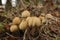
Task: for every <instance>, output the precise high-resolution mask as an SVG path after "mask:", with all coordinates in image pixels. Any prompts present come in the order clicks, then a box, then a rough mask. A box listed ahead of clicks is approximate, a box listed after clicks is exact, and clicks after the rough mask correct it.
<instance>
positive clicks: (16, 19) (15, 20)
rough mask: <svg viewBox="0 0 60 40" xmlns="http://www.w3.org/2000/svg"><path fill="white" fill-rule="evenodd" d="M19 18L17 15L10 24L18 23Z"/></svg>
mask: <svg viewBox="0 0 60 40" xmlns="http://www.w3.org/2000/svg"><path fill="white" fill-rule="evenodd" d="M20 22H21V19H20V18H19V17H15V18H14V19H13V21H12V24H20Z"/></svg>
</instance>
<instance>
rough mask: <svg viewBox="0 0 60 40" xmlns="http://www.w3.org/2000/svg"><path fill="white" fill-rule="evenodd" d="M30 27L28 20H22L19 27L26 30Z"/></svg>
mask: <svg viewBox="0 0 60 40" xmlns="http://www.w3.org/2000/svg"><path fill="white" fill-rule="evenodd" d="M27 27H28V24H27V21H26V20H22V22H21V23H20V24H19V29H21V30H25V29H26V28H27Z"/></svg>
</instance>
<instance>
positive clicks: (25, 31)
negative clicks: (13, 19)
mask: <svg viewBox="0 0 60 40" xmlns="http://www.w3.org/2000/svg"><path fill="white" fill-rule="evenodd" d="M26 32H27V29H26V30H25V33H24V36H23V40H25V35H26Z"/></svg>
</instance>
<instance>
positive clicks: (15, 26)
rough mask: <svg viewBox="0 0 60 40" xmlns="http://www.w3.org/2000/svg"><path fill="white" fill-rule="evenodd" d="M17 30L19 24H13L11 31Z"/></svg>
mask: <svg viewBox="0 0 60 40" xmlns="http://www.w3.org/2000/svg"><path fill="white" fill-rule="evenodd" d="M17 30H18V27H17V25H11V27H10V31H11V32H15V31H17Z"/></svg>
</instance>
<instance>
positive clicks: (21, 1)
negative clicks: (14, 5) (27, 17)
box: [20, 0, 26, 9]
mask: <svg viewBox="0 0 60 40" xmlns="http://www.w3.org/2000/svg"><path fill="white" fill-rule="evenodd" d="M20 3H21V5H22V6H23V7H24V9H26V5H25V4H24V2H23V0H20Z"/></svg>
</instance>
